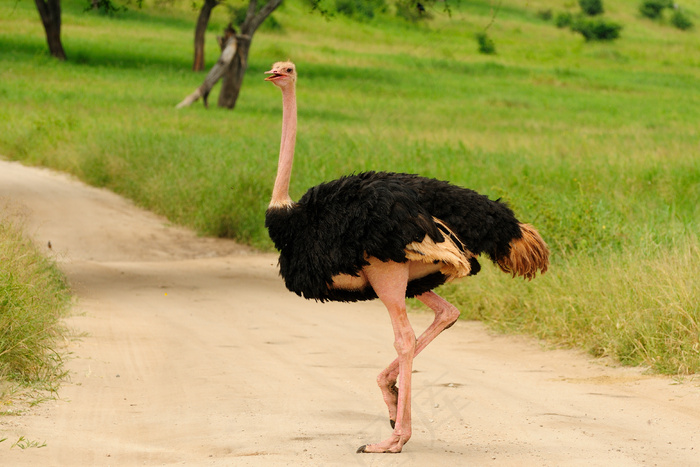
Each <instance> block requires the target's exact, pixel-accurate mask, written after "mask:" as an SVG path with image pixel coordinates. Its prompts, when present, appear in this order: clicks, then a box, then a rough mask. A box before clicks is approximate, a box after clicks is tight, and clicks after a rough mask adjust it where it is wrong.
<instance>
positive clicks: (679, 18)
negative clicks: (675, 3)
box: [671, 8, 693, 31]
mask: <svg viewBox="0 0 700 467" xmlns="http://www.w3.org/2000/svg"><path fill="white" fill-rule="evenodd" d="M671 24H672V25H674V26H675V27H677V28H678V29H681V30H683V31H686V30H688V29H690V28H692V27H693V22H692V21H691V20H690V18H689V17H688V15H686V14H685V13H683V11H682V10H681V9H680V8H676V9H675V10H674V11H673V15H671Z"/></svg>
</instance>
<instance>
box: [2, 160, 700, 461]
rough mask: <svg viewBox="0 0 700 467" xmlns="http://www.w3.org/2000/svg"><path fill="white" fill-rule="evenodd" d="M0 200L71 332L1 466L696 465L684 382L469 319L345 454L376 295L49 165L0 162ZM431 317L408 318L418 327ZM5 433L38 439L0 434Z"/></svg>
mask: <svg viewBox="0 0 700 467" xmlns="http://www.w3.org/2000/svg"><path fill="white" fill-rule="evenodd" d="M3 199H4V200H5V201H6V200H8V199H9V200H10V202H11V204H12V206H14V207H15V208H16V209H19V211H21V212H22V213H23V216H24V218H25V225H26V228H27V230H28V232H29V233H30V234H31V236H32V237H33V238H34V240H35V241H36V242H37V244H38V245H40V246H42V247H44V246H45V245H47V243H48V242H49V241H50V242H51V244H52V247H53V248H52V250H50V252H51V253H50V254H54V255H56V256H57V258H58V260H59V262H60V265H61V267H62V269H63V270H64V271H65V272H66V274H67V275H68V278H69V280H70V282H71V284H72V285H73V287H74V289H75V291H76V293H77V296H78V302H77V305H76V307H75V315H74V316H73V317H71V318H70V319H69V320H68V323H69V325H70V326H71V327H72V328H73V329H74V330H75V332H76V333H77V334H80V335H82V336H83V337H81V338H80V339H77V340H74V341H71V342H70V343H69V344H68V350H69V351H70V352H71V356H70V360H69V362H68V364H67V367H68V369H69V370H70V372H71V376H70V381H67V382H66V383H65V384H63V386H62V387H61V390H60V392H59V398H58V399H57V400H53V401H49V402H46V403H44V404H41V405H40V406H38V407H35V408H33V409H31V410H30V411H29V413H28V414H27V415H24V416H22V417H4V418H2V419H0V439H2V438H5V437H6V438H7V440H6V441H5V442H2V443H0V465H3V466H38V465H41V466H51V465H57V466H78V467H80V466H103V465H104V466H107V465H118V466H135V465H196V466H199V465H202V466H209V465H214V466H229V465H233V466H238V465H241V466H247V465H253V466H257V465H261V466H281V465H292V466H297V465H302V466H303V465H310V466H319V465H323V466H325V465H359V466H364V465H367V466H384V465H387V466H426V465H431V464H432V465H477V466H479V465H498V466H504V465H506V466H507V465H514V466H556V465H561V466H571V465H579V466H584V465H585V466H603V465H606V466H608V465H614V466H637V465H674V466H678V465H684V466H691V465H700V383H699V382H698V381H697V380H694V381H693V380H686V381H685V382H683V384H676V382H675V381H674V380H673V379H669V378H660V377H649V376H644V375H643V374H642V372H641V371H640V370H636V369H624V368H615V367H612V366H607V365H605V364H604V362H601V361H594V360H592V359H591V358H589V357H588V356H586V355H582V354H579V353H577V352H573V351H561V350H556V351H545V350H543V349H541V348H540V346H539V345H538V344H537V343H535V342H532V341H530V340H528V339H525V338H519V337H506V336H494V335H492V334H490V333H489V332H488V331H486V330H484V328H483V327H482V326H481V325H480V324H478V323H466V322H460V323H457V324H456V325H455V326H454V327H453V328H451V329H450V330H449V331H447V332H445V333H443V335H441V336H440V338H438V339H437V340H436V341H435V342H434V343H433V344H432V345H431V347H429V348H428V349H427V350H426V351H425V352H424V353H423V354H421V356H420V357H418V359H417V360H416V362H415V370H416V373H415V375H414V378H413V381H414V397H413V413H414V435H413V438H412V439H411V441H410V442H409V444H407V445H406V447H405V448H404V453H402V454H399V455H370V454H356V453H355V449H356V448H357V447H358V446H359V445H361V444H365V443H367V442H376V441H379V440H381V439H384V438H385V437H386V436H388V434H389V432H390V427H389V423H388V419H387V416H386V413H385V412H386V410H385V407H384V405H383V402H382V399H381V396H380V393H379V390H378V388H377V387H376V384H375V377H376V374H377V373H378V372H379V371H380V370H381V369H382V368H383V367H384V366H385V365H386V364H388V363H389V362H390V361H391V360H392V359H393V358H394V349H393V345H392V340H393V335H392V332H391V326H390V323H389V319H388V315H387V313H386V312H385V310H384V309H383V307H382V306H381V304H379V303H374V302H371V303H362V304H317V303H315V302H308V301H305V300H302V299H300V298H298V297H297V296H296V295H293V294H291V293H289V292H287V291H286V289H285V288H284V286H283V284H282V282H281V279H279V278H278V276H277V271H276V257H275V256H274V255H262V254H257V253H254V252H251V251H249V250H247V249H245V248H243V247H240V246H238V245H236V244H234V243H232V242H228V241H223V240H214V239H203V238H197V237H196V236H195V235H193V234H192V233H190V232H189V231H187V230H185V229H181V228H176V227H172V226H169V225H168V224H167V222H166V221H164V220H163V219H161V218H159V217H157V216H154V215H152V214H150V213H148V212H144V211H143V210H140V209H138V208H136V207H134V206H133V205H132V204H131V203H129V202H127V201H124V200H123V199H121V198H119V197H118V196H116V195H114V194H112V193H109V192H106V191H104V190H98V189H94V188H90V187H86V186H84V185H82V184H80V183H78V182H76V181H74V180H72V179H70V178H69V177H67V176H64V175H60V174H55V173H52V172H49V171H47V170H42V169H33V168H26V167H23V166H21V165H19V164H16V163H10V162H2V161H0V205H2V200H3ZM46 251H47V253H49V250H48V248H47V249H46ZM486 267H488V265H487V266H486ZM551 273H552V274H556V271H551ZM470 280H479V278H478V277H477V278H475V279H470ZM430 319H431V316H430V315H428V314H424V313H414V314H412V315H411V320H412V322H413V323H414V327H415V328H416V330H417V332H420V331H422V329H423V328H424V327H425V326H427V324H428V323H429V322H430ZM20 436H24V437H25V439H27V440H29V441H36V442H38V443H40V444H41V443H45V444H46V445H45V447H41V448H28V449H24V450H22V449H19V448H18V447H15V448H12V449H11V448H10V446H11V444H12V443H13V442H15V441H16V440H17V439H19V437H20Z"/></svg>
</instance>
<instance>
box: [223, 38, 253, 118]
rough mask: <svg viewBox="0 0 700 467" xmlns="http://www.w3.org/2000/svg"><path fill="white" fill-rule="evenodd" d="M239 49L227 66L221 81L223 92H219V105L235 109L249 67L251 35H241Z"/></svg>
mask: <svg viewBox="0 0 700 467" xmlns="http://www.w3.org/2000/svg"><path fill="white" fill-rule="evenodd" d="M237 38H238V50H237V51H236V55H235V56H234V57H233V60H231V63H229V65H228V66H227V67H226V70H225V72H224V77H223V80H222V81H221V92H220V93H219V101H218V105H219V107H226V108H228V109H233V108H234V107H235V106H236V101H237V100H238V94H239V93H240V92H241V86H243V77H244V76H245V72H246V70H247V69H248V65H247V64H248V52H249V51H250V36H243V35H239V36H237Z"/></svg>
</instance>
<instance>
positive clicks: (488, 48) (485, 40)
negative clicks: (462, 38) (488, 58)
mask: <svg viewBox="0 0 700 467" xmlns="http://www.w3.org/2000/svg"><path fill="white" fill-rule="evenodd" d="M475 37H476V42H477V43H478V44H479V53H482V54H486V55H493V54H495V53H496V44H494V43H493V40H492V39H491V38H490V37H489V36H488V34H486V33H485V32H478V33H476V35H475Z"/></svg>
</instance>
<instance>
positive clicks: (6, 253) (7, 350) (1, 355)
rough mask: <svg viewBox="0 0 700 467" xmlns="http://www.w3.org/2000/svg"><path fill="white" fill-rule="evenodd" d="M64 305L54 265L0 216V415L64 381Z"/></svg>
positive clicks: (65, 294)
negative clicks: (20, 401) (62, 340)
mask: <svg viewBox="0 0 700 467" xmlns="http://www.w3.org/2000/svg"><path fill="white" fill-rule="evenodd" d="M2 207H3V209H4V208H5V207H4V206H2ZM69 305H70V291H69V289H68V286H67V284H66V282H65V280H64V277H63V275H62V274H61V272H60V271H59V270H58V268H57V267H56V265H55V264H54V263H53V261H51V260H49V259H47V258H46V257H44V256H43V255H42V254H41V253H40V252H39V251H38V250H37V249H36V247H35V246H34V245H33V244H32V243H31V242H30V241H29V240H28V239H27V238H26V237H25V236H24V235H23V233H22V231H21V230H20V228H19V227H18V226H17V225H16V223H13V222H12V221H10V220H9V219H8V218H6V217H5V216H4V215H3V214H2V213H1V212H0V414H13V413H17V411H18V410H21V407H20V406H17V405H15V404H14V402H15V401H17V400H18V399H23V400H25V401H26V402H29V403H32V402H33V401H36V400H40V399H41V398H44V397H46V396H45V395H46V393H47V391H48V392H52V391H55V389H56V387H57V385H58V383H59V382H60V380H61V379H62V378H63V376H64V375H65V371H64V370H63V359H62V357H61V352H60V351H59V348H58V347H59V346H60V344H61V337H63V336H64V335H65V329H64V327H63V325H62V324H61V318H63V317H64V316H65V315H66V313H67V312H68V309H69ZM20 395H21V396H22V397H20ZM18 407H20V408H19V409H18Z"/></svg>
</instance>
